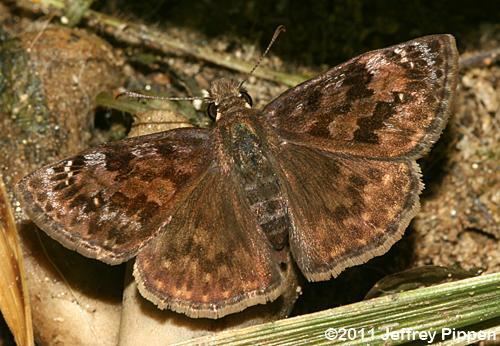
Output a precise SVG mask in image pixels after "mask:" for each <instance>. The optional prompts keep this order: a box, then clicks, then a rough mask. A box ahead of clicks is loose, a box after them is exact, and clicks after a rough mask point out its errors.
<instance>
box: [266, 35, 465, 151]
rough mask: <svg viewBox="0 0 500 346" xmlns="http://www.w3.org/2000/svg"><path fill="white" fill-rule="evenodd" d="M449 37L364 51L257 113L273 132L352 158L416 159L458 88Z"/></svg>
mask: <svg viewBox="0 0 500 346" xmlns="http://www.w3.org/2000/svg"><path fill="white" fill-rule="evenodd" d="M457 60H458V53H457V50H456V47H455V40H454V38H453V37H452V36H450V35H433V36H426V37H421V38H418V39H416V40H413V41H409V42H405V43H401V44H399V45H396V46H392V47H389V48H384V49H380V50H376V51H371V52H368V53H365V54H363V55H360V56H358V57H356V58H354V59H351V60H349V61H348V62H346V63H344V64H341V65H339V66H337V67H334V68H332V69H331V70H329V71H328V72H326V73H324V74H322V75H320V76H318V77H316V78H314V79H311V80H309V81H307V82H304V83H303V84H301V85H299V86H297V87H295V88H292V89H290V90H288V91H286V92H285V93H283V94H282V95H281V96H279V97H278V98H276V99H275V100H274V101H273V102H271V103H270V104H269V105H268V106H267V107H265V108H264V114H265V116H266V117H267V119H268V120H269V122H270V123H271V124H272V125H273V126H274V127H275V128H276V131H277V132H278V133H279V134H280V135H281V136H282V137H284V138H287V139H288V140H291V141H295V142H297V143H301V144H303V145H306V146H313V147H317V148H322V149H325V150H328V151H332V152H339V153H343V154H350V155H354V156H358V157H372V158H390V157H391V158H395V157H412V158H415V157H418V156H420V155H421V154H422V152H423V151H425V150H426V149H428V148H429V146H430V145H431V144H432V143H433V142H434V141H435V140H437V138H438V137H439V135H440V133H441V131H442V129H443V127H444V125H445V124H446V119H447V116H448V113H449V104H450V103H451V101H452V95H453V92H454V90H455V87H456V83H457V77H456V76H457Z"/></svg>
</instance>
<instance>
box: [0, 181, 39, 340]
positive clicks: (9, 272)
mask: <svg viewBox="0 0 500 346" xmlns="http://www.w3.org/2000/svg"><path fill="white" fill-rule="evenodd" d="M0 278H1V279H0V311H1V314H2V315H3V317H4V319H5V321H6V322H7V325H8V326H9V327H10V330H11V331H12V334H13V335H14V338H15V340H16V343H17V344H18V345H19V346H30V345H33V344H34V341H33V326H32V322H31V305H30V300H29V294H28V291H27V290H28V287H27V285H26V278H25V271H24V260H23V255H22V252H21V247H20V245H19V238H18V234H17V228H16V224H15V222H14V216H13V213H12V210H11V207H10V201H9V198H8V197H7V193H6V191H5V186H4V184H3V179H2V176H1V175H0ZM0 343H1V340H0Z"/></svg>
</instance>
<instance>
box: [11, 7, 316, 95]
mask: <svg viewBox="0 0 500 346" xmlns="http://www.w3.org/2000/svg"><path fill="white" fill-rule="evenodd" d="M16 3H17V5H18V6H19V7H21V8H23V9H25V10H28V11H31V12H35V13H36V12H43V13H50V14H54V15H56V16H59V17H61V16H63V15H64V12H65V1H63V0H38V1H36V2H35V1H29V0H18V1H16ZM83 22H84V23H85V24H86V25H87V26H88V27H91V28H93V29H96V30H98V31H100V32H104V33H106V34H108V35H110V36H112V37H114V38H115V39H116V40H119V41H121V42H125V43H127V44H130V45H138V46H144V47H147V48H150V49H154V50H158V51H160V52H163V53H172V52H176V53H181V54H185V55H190V56H193V57H195V58H197V59H200V60H204V61H208V62H210V63H212V64H215V65H218V66H223V67H225V68H228V69H232V70H235V71H238V72H242V73H247V72H248V71H250V69H251V68H252V66H253V65H254V63H253V62H250V63H248V62H244V61H241V60H237V59H235V58H234V57H230V56H228V55H225V54H221V53H218V52H216V51H214V50H213V49H212V48H210V47H209V46H203V47H200V46H197V45H196V44H192V43H190V42H185V41H180V40H179V39H177V38H174V37H172V36H171V35H169V34H167V33H165V32H163V31H160V30H156V29H153V28H151V27H149V26H147V25H143V24H135V23H129V22H127V21H125V20H122V19H119V18H116V17H113V16H108V15H105V14H102V13H100V12H97V11H94V10H90V9H87V10H86V11H85V13H84V14H83ZM254 75H255V76H256V77H259V78H262V79H266V80H270V81H274V82H277V83H281V84H284V85H287V86H295V85H297V84H298V83H300V82H302V81H304V80H305V79H307V76H299V75H293V74H287V73H282V72H277V71H273V70H271V69H268V68H265V67H261V68H260V69H259V70H257V71H255V73H254Z"/></svg>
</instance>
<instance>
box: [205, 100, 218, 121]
mask: <svg viewBox="0 0 500 346" xmlns="http://www.w3.org/2000/svg"><path fill="white" fill-rule="evenodd" d="M207 114H208V116H209V117H210V119H212V120H213V121H215V120H217V106H216V105H215V103H213V102H210V103H209V104H208V107H207Z"/></svg>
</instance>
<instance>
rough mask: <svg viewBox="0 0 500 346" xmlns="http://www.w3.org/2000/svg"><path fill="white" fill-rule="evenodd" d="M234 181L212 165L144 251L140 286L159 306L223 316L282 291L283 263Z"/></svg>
mask: <svg viewBox="0 0 500 346" xmlns="http://www.w3.org/2000/svg"><path fill="white" fill-rule="evenodd" d="M232 182H233V180H232V178H231V177H230V176H227V175H225V174H223V173H222V172H221V171H220V169H219V168H218V167H212V168H210V169H209V170H208V171H207V172H206V174H205V175H204V176H203V178H202V179H201V180H200V182H199V183H198V185H197V186H196V187H194V188H193V189H192V192H191V193H190V194H189V196H188V197H187V198H186V199H185V200H184V201H183V202H182V203H181V204H180V205H179V209H178V210H177V212H176V213H175V214H174V215H173V216H172V220H171V222H170V223H169V224H168V225H166V226H165V228H164V229H163V230H162V233H161V234H160V235H159V236H158V237H156V238H155V239H154V240H152V241H151V242H150V243H148V244H147V245H146V246H145V247H144V248H142V249H141V251H140V252H139V254H138V255H137V258H136V263H135V269H134V275H135V277H136V281H137V282H138V285H139V289H140V291H141V293H142V294H143V295H144V296H145V297H147V298H148V299H149V300H151V301H152V302H154V303H155V304H156V305H158V306H159V307H160V308H167V307H168V308H169V309H171V310H174V311H177V312H181V313H184V314H186V315H188V316H190V317H208V318H219V317H222V316H224V315H227V314H230V313H234V312H238V311H241V310H243V309H244V308H246V307H248V306H252V305H255V304H259V303H260V304H263V303H265V302H267V301H272V300H274V299H275V298H277V297H278V296H279V295H280V294H281V293H282V291H283V280H282V278H281V273H280V267H279V262H278V261H277V260H276V257H275V255H274V254H273V251H272V248H271V245H270V243H269V242H268V241H267V238H266V237H265V235H264V233H263V232H262V231H261V230H260V229H259V226H258V224H257V222H256V219H255V216H254V215H253V214H252V213H251V210H250V207H249V205H248V203H247V201H246V200H245V199H244V198H243V197H242V195H241V191H240V188H239V187H238V186H234V185H232Z"/></svg>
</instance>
